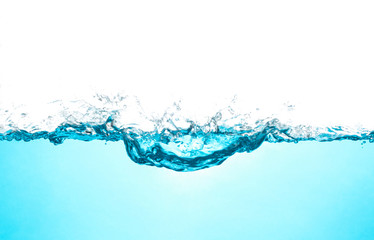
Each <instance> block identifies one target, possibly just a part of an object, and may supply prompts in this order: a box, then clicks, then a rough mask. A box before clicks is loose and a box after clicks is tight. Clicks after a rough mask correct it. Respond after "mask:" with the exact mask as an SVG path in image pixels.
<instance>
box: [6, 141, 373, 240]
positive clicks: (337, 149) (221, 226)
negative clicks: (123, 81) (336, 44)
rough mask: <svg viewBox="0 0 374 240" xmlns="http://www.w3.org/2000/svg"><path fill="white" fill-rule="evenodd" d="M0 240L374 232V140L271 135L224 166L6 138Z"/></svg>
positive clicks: (110, 146)
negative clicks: (177, 163)
mask: <svg viewBox="0 0 374 240" xmlns="http://www.w3.org/2000/svg"><path fill="white" fill-rule="evenodd" d="M0 153H1V154H0V239H6V240H15V239H30V240H33V239H35V240H36V239H37V240H43V239H56V240H59V239H90V240H95V239H113V240H115V239H181V240H184V239H196V240H199V239H204V240H206V239H264V240H265V239H266V240H267V239H287V240H289V239H313V240H315V239H329V240H330V239H339V240H341V239H373V238H374V206H373V202H374V194H373V193H374V174H373V172H374V157H373V156H374V145H372V144H369V143H367V144H363V145H362V144H361V142H360V141H349V140H345V141H333V142H323V143H321V142H315V141H306V142H304V141H302V142H299V143H297V144H293V143H269V142H264V143H263V144H262V146H261V147H260V148H258V149H257V150H256V151H253V152H251V153H240V154H238V153H237V154H235V155H234V156H232V157H231V158H230V160H228V161H225V162H224V163H223V164H222V165H221V166H220V167H213V168H209V169H204V170H201V171H194V172H182V173H181V172H174V171H170V170H167V169H165V168H163V169H160V168H154V167H144V166H141V165H139V164H135V163H133V162H132V161H129V159H128V156H127V154H126V153H125V150H124V147H123V142H121V141H119V142H118V141H117V142H108V143H107V144H105V143H104V141H90V142H84V141H76V140H66V141H65V142H64V143H63V144H60V145H57V146H55V145H53V144H51V143H49V141H47V140H35V141H31V142H23V141H21V142H17V141H11V142H8V141H1V142H0Z"/></svg>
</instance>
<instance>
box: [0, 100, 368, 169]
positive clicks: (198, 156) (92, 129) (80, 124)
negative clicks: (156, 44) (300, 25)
mask: <svg viewBox="0 0 374 240" xmlns="http://www.w3.org/2000/svg"><path fill="white" fill-rule="evenodd" d="M236 104H237V99H236V98H234V100H233V101H231V102H229V104H228V105H227V106H223V107H222V108H220V109H218V110H217V112H213V115H208V114H209V113H205V115H203V114H200V115H199V117H198V118H196V117H195V118H193V115H189V114H190V113H189V112H188V111H185V109H184V108H183V107H182V106H181V105H182V104H181V102H180V101H179V102H174V103H173V104H172V105H171V107H168V108H166V109H165V110H164V112H162V113H161V114H158V115H157V114H156V113H154V112H151V113H148V112H146V111H145V110H144V109H143V107H142V105H141V103H140V101H139V99H138V98H137V97H131V96H126V95H125V96H122V95H115V96H114V97H110V96H105V95H96V96H94V97H93V98H91V102H87V101H86V100H75V101H60V100H59V101H53V102H50V103H48V104H45V105H39V106H38V107H30V106H28V105H23V106H19V107H13V108H10V109H2V114H0V120H1V122H2V125H0V140H8V141H12V140H18V141H19V140H23V141H31V140H35V139H49V141H50V142H52V143H54V144H56V145H57V144H62V143H63V142H64V140H65V139H77V140H83V141H92V140H104V141H123V142H124V145H125V148H126V150H127V154H128V155H129V157H130V158H131V159H132V160H133V161H134V162H136V163H139V164H145V165H151V166H157V167H166V168H169V169H172V170H175V171H195V170H200V169H204V168H208V167H212V166H216V165H219V164H221V163H222V162H223V161H225V160H226V159H227V158H228V157H230V156H232V155H234V154H235V153H241V152H252V151H254V150H256V149H257V148H258V147H259V146H261V144H262V143H263V142H272V143H279V142H299V141H320V142H325V141H340V140H347V139H348V140H354V141H365V140H367V141H369V142H372V141H373V140H374V129H371V128H365V127H363V126H360V125H353V127H351V126H349V125H346V126H344V125H343V126H341V125H322V124H321V125H316V124H313V122H312V123H311V124H309V125H308V124H300V123H299V122H297V121H296V120H294V118H295V113H294V111H295V106H294V105H284V106H283V107H282V108H281V109H280V110H279V111H277V112H272V113H270V114H269V113H268V112H266V111H265V110H260V109H258V108H256V109H254V110H252V111H248V109H246V110H245V111H243V110H242V111H241V112H238V110H235V109H236V108H235V106H236ZM42 109H46V110H44V111H43V110H42ZM51 110H52V111H51ZM266 114H268V115H266ZM280 119H281V120H280Z"/></svg>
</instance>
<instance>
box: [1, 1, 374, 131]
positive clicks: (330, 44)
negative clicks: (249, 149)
mask: <svg viewBox="0 0 374 240" xmlns="http://www.w3.org/2000/svg"><path fill="white" fill-rule="evenodd" d="M373 12H374V2H373V1H360V0H358V1H357V0H355V1H341V0H340V1H332V0H323V1H318V0H317V1H288V0H286V1H235V0H233V1H219V0H218V1H217V0H215V1H207V0H198V1H195V0H189V1H175V0H174V1H165V0H159V1H142V0H137V1H82V0H74V1H70V0H65V1H50V0H48V1H42V0H34V1H17V0H13V1H1V3H0V108H1V105H3V106H6V105H7V106H9V104H21V103H22V104H31V103H42V102H47V101H52V100H56V99H66V100H68V99H73V98H85V97H87V96H90V95H92V94H93V93H95V92H96V93H106V94H114V93H117V92H124V93H127V94H134V95H136V96H139V97H140V99H141V100H142V104H144V105H145V106H148V107H149V108H150V109H152V108H155V109H156V108H163V107H164V106H166V105H168V104H169V103H170V102H172V101H174V100H177V99H179V98H183V99H184V100H185V102H187V105H189V106H190V108H191V109H193V111H196V112H198V113H200V112H202V113H203V112H204V111H205V110H207V109H209V108H211V105H212V104H214V103H216V102H219V101H222V99H230V98H231V97H232V96H233V95H235V94H236V95H237V96H238V99H239V100H238V101H240V104H242V108H243V109H245V108H246V107H248V108H250V107H252V106H262V105H267V106H279V105H281V104H283V103H286V102H288V103H291V104H295V105H296V109H297V113H298V115H297V116H295V118H300V119H302V118H303V119H309V120H310V121H315V122H319V121H326V120H328V121H332V122H334V121H335V122H336V121H339V122H347V123H354V124H357V123H361V124H363V126H367V125H370V124H371V126H373V125H374V114H373V107H372V106H373V100H372V99H373V90H372V87H373V85H372V82H373V79H374V44H373V43H374V31H373V29H374V14H373ZM243 111H244V110H243Z"/></svg>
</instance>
